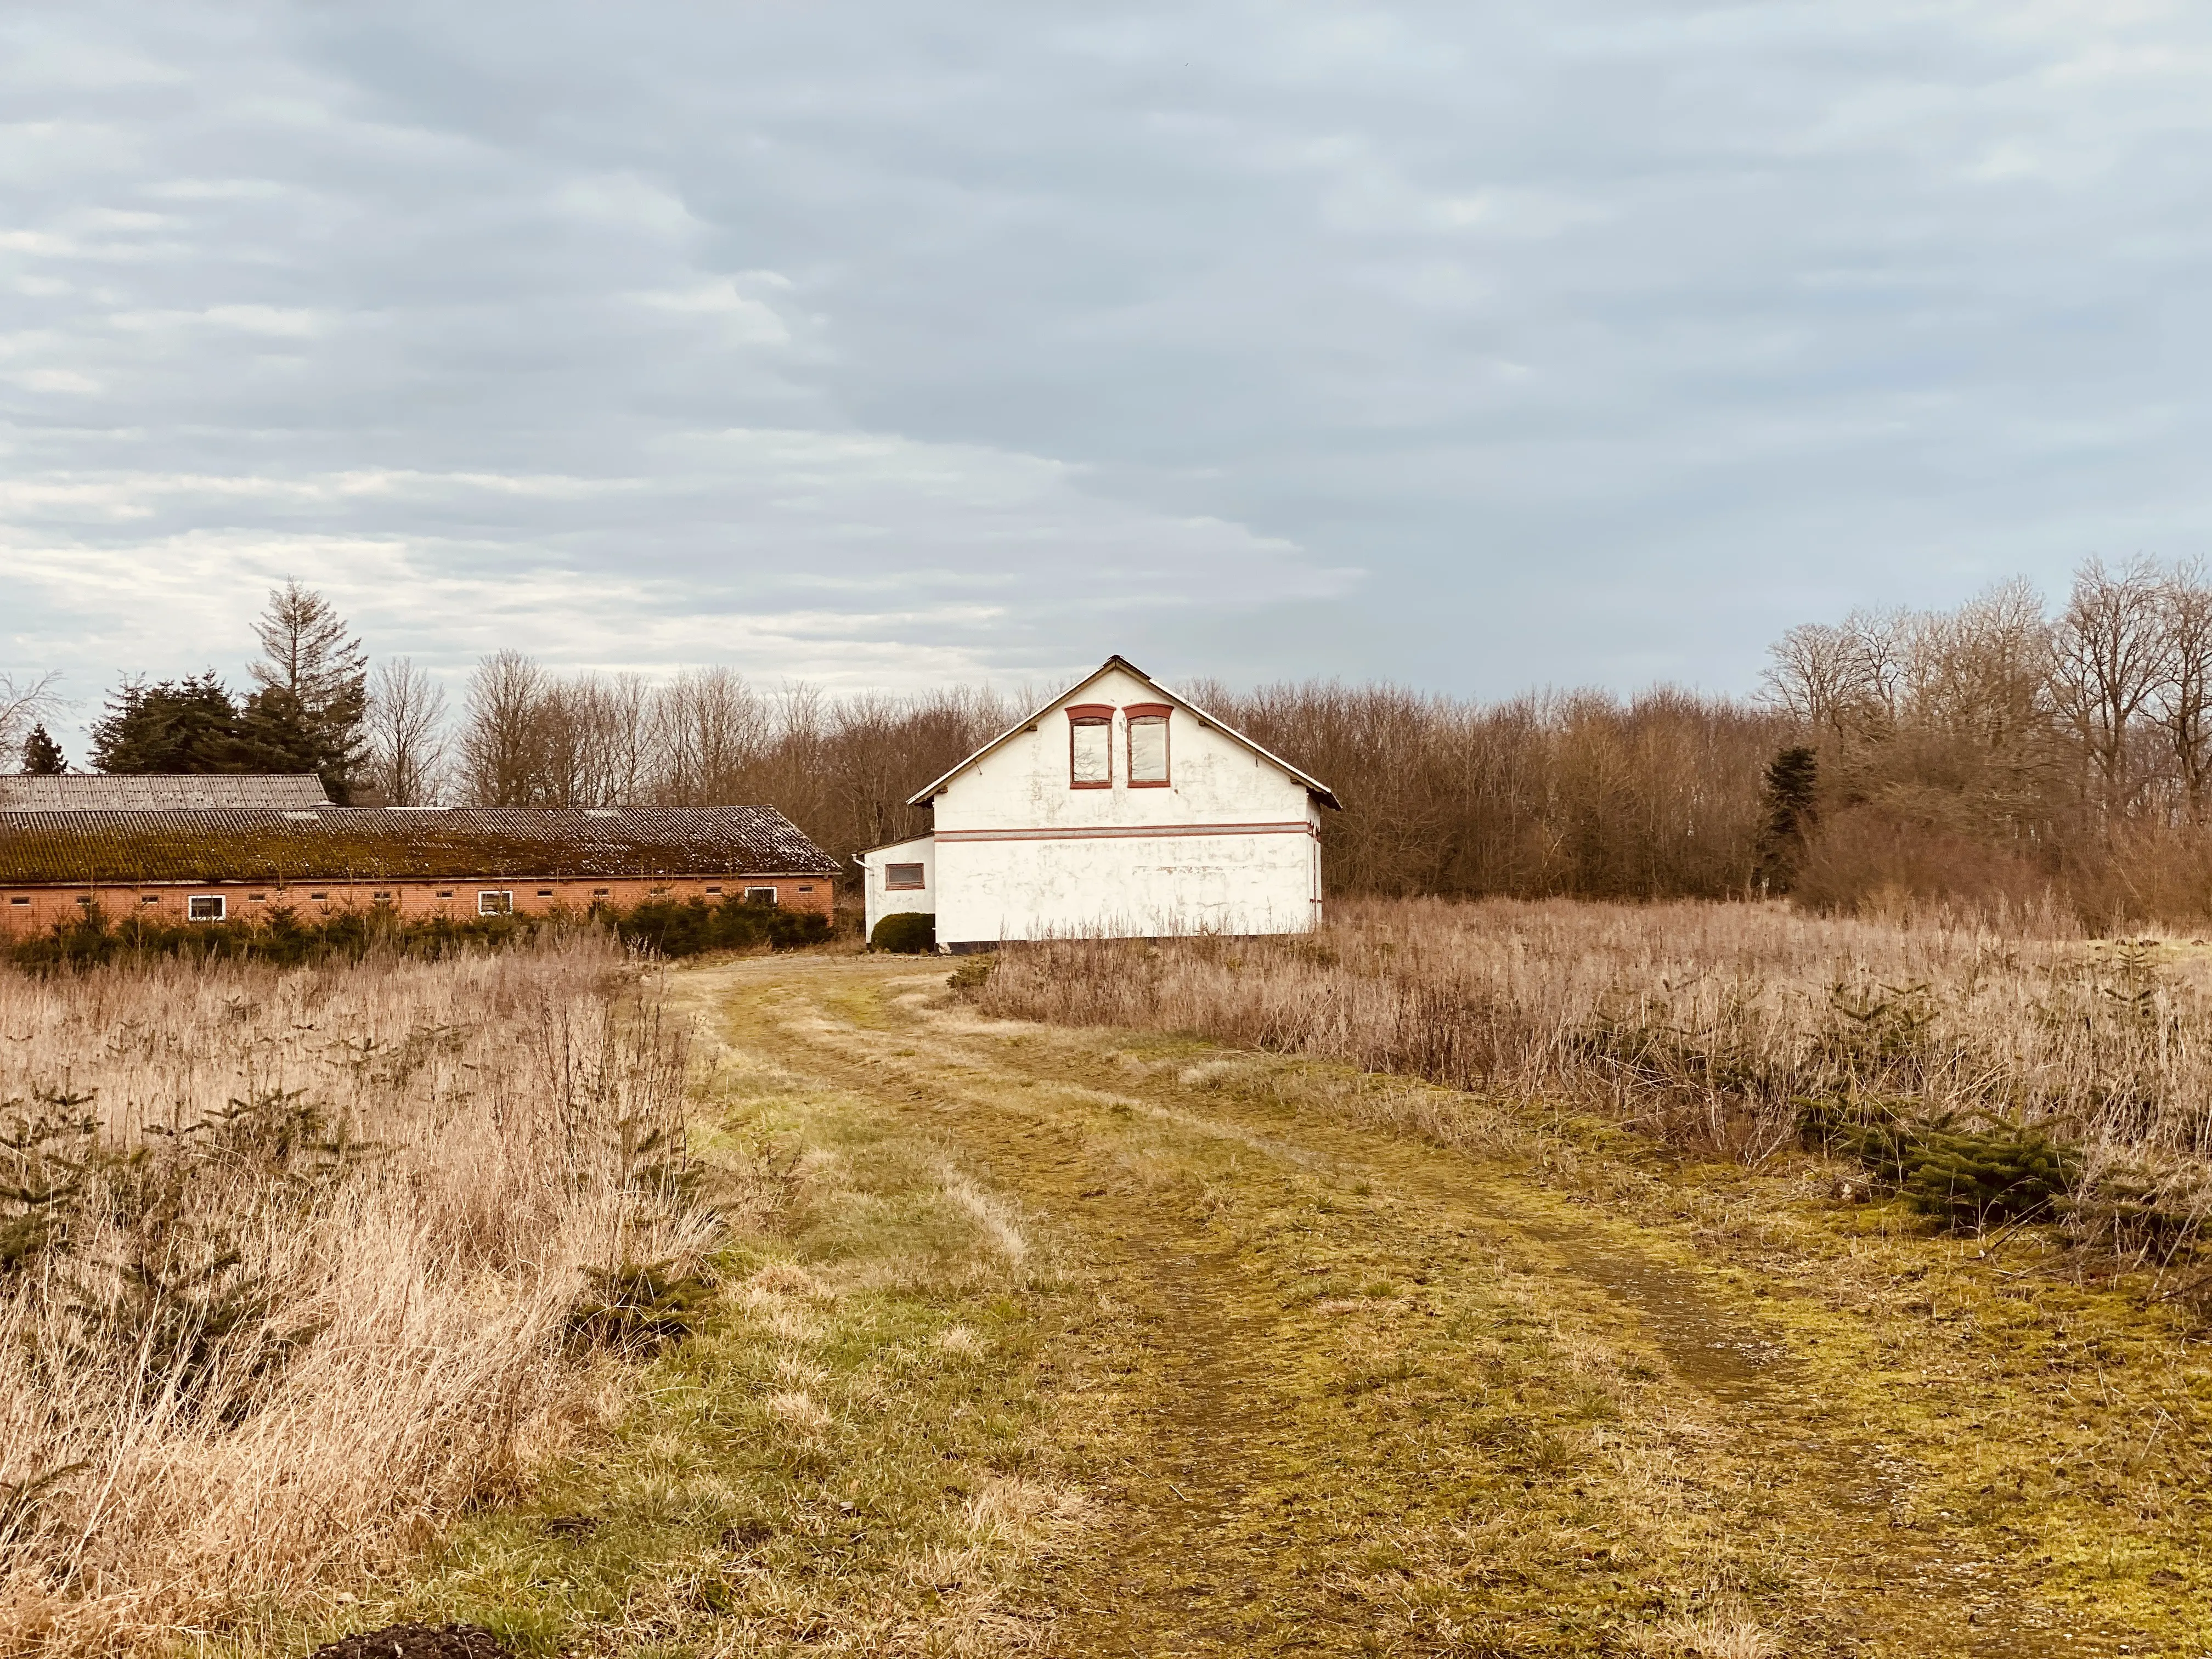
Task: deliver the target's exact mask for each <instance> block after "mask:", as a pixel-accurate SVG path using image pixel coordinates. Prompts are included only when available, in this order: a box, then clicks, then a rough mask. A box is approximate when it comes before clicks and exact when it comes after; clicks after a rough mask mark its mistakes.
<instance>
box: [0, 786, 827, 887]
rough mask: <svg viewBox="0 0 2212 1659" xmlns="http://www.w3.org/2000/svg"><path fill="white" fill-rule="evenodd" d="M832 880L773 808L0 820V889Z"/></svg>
mask: <svg viewBox="0 0 2212 1659" xmlns="http://www.w3.org/2000/svg"><path fill="white" fill-rule="evenodd" d="M836 873H837V866H836V865H835V864H833V863H832V862H831V861H830V859H829V854H827V853H824V852H823V850H822V849H821V848H818V847H817V846H816V845H815V844H814V843H813V842H811V841H809V840H808V839H807V838H806V837H805V836H803V835H801V834H800V833H799V830H798V829H797V828H796V826H794V825H793V823H792V822H791V820H790V819H788V818H787V817H784V816H783V814H782V813H781V812H779V811H776V810H775V808H774V807H771V806H713V807H704V806H702V807H625V808H623V809H620V810H615V809H611V808H605V809H596V808H584V809H580V810H569V811H532V810H526V809H524V808H520V807H504V806H460V807H453V808H450V809H432V810H428V811H410V810H406V809H380V808H375V807H328V806H326V807H324V808H322V809H320V810H319V811H313V810H306V809H286V810H278V809H272V808H267V807H241V808H234V809H228V810H216V811H159V812H126V811H92V812H82V811H76V812H70V811H64V812H55V811H30V812H23V811H0V885H8V884H13V885H16V886H53V885H62V886H83V885H89V884H94V883H107V884H125V885H127V884H131V883H136V882H193V883H204V884H213V883H217V882H265V883H276V882H301V881H345V880H356V881H406V880H417V879H419V880H440V879H444V878H455V879H460V878H468V877H473V876H512V877H518V878H520V877H524V876H548V877H552V876H684V875H758V876H767V875H778V876H834V875H836Z"/></svg>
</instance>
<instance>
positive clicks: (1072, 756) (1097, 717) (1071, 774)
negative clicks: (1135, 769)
mask: <svg viewBox="0 0 2212 1659" xmlns="http://www.w3.org/2000/svg"><path fill="white" fill-rule="evenodd" d="M1067 787H1069V788H1071V789H1111V788H1112V787H1114V705H1113V704H1112V703H1110V702H1077V703H1070V704H1069V705H1068V708H1067Z"/></svg>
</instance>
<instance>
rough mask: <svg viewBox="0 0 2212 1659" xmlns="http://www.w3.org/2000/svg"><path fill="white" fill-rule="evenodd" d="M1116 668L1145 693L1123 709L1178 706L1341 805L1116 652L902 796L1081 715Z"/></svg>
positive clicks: (921, 798)
mask: <svg viewBox="0 0 2212 1659" xmlns="http://www.w3.org/2000/svg"><path fill="white" fill-rule="evenodd" d="M1116 673H1120V674H1123V675H1127V677H1128V678H1130V679H1132V680H1133V681H1134V682H1135V683H1136V685H1137V686H1138V687H1139V689H1140V690H1141V691H1142V692H1143V693H1144V694H1145V701H1143V702H1135V701H1134V700H1132V699H1124V700H1123V702H1122V705H1121V706H1123V707H1124V708H1127V707H1130V706H1134V707H1137V708H1162V709H1172V710H1177V711H1180V712H1182V714H1187V715H1188V716H1189V718H1191V719H1192V720H1195V721H1197V722H1198V723H1199V725H1200V727H1201V728H1202V729H1204V730H1206V731H1208V732H1212V733H1215V734H1217V735H1218V736H1219V737H1220V738H1225V739H1226V740H1227V741H1228V742H1229V743H1230V744H1233V745H1235V746H1236V747H1237V748H1238V749H1241V750H1244V751H1246V752H1248V753H1249V754H1251V755H1252V756H1254V757H1256V758H1257V759H1258V760H1259V761H1261V762H1263V763H1266V764H1267V765H1268V766H1270V767H1272V768H1273V769H1275V770H1276V771H1278V772H1280V773H1282V774H1283V775H1285V777H1287V778H1289V779H1290V780H1291V781H1294V782H1295V783H1297V785H1298V786H1299V787H1302V788H1303V789H1304V791H1305V792H1306V793H1307V794H1308V795H1309V796H1310V798H1311V799H1314V800H1316V801H1318V802H1319V803H1321V804H1322V805H1325V806H1328V807H1329V808H1330V809H1332V810H1334V811H1341V810H1342V807H1341V805H1340V803H1339V802H1338V800H1337V799H1336V795H1335V793H1334V791H1332V790H1331V789H1330V788H1329V787H1328V786H1327V785H1326V784H1324V783H1322V782H1321V781H1319V780H1318V779H1316V778H1314V777H1311V776H1310V775H1307V774H1306V773H1304V772H1302V771H1300V770H1299V769H1297V767H1295V766H1292V765H1291V763H1289V762H1288V761H1285V760H1284V759H1283V758H1282V757H1280V756H1278V755H1275V754H1273V753H1272V752H1270V751H1269V750H1266V749H1263V748H1261V746H1260V745H1259V744H1256V743H1255V742H1253V741H1252V739H1251V738H1248V737H1246V736H1245V735H1244V734H1243V732H1239V731H1237V729H1236V728H1235V727H1234V726H1230V725H1228V724H1227V723H1226V722H1225V721H1223V720H1218V719H1216V718H1215V717H1214V716H1213V715H1212V714H1207V713H1206V711H1205V710H1204V709H1202V708H1199V707H1198V706H1197V705H1196V704H1195V703H1194V702H1190V701H1189V700H1188V698H1186V697H1183V696H1179V695H1178V694H1176V692H1173V691H1171V690H1169V689H1168V688H1167V687H1165V686H1164V685H1162V684H1159V682H1158V681H1157V680H1155V679H1153V678H1152V676H1151V675H1149V674H1147V673H1146V672H1145V671H1143V670H1142V669H1140V668H1139V667H1138V666H1137V665H1135V664H1134V663H1132V662H1130V661H1129V660H1128V659H1127V658H1125V657H1121V656H1112V657H1109V658H1107V659H1106V660H1105V661H1104V662H1103V663H1101V664H1100V665H1098V667H1097V668H1096V669H1094V670H1093V671H1091V673H1089V674H1087V675H1085V677H1084V678H1082V679H1080V680H1078V681H1077V682H1076V683H1075V684H1073V685H1072V686H1070V687H1068V688H1067V689H1066V690H1064V691H1062V692H1060V694H1059V695H1058V696H1054V697H1053V698H1051V699H1050V700H1048V702H1045V703H1044V704H1043V705H1042V706H1041V707H1040V708H1037V709H1036V711H1035V712H1034V713H1032V714H1030V715H1028V716H1027V717H1026V718H1024V720H1020V721H1018V722H1017V723H1016V724H1015V725H1013V726H1009V727H1008V728H1007V729H1006V731H1004V732H1000V734H999V735H998V736H997V737H995V738H992V739H991V741H990V742H988V743H987V744H984V745H983V746H982V747H981V748H980V749H978V750H975V753H974V754H972V755H969V757H967V758H966V759H965V760H963V761H962V762H961V763H959V764H958V765H957V766H955V767H953V768H951V769H950V770H949V771H947V772H945V774H944V775H942V776H940V777H939V778H937V779H935V780H933V781H931V782H930V783H929V784H927V785H926V786H925V787H922V788H921V789H919V790H917V791H916V792H915V793H914V794H913V795H911V796H909V797H908V801H907V804H908V805H909V806H927V805H930V804H931V803H932V802H933V801H934V800H935V799H936V798H937V797H938V796H939V795H940V794H942V793H945V790H947V789H948V788H950V787H951V786H952V784H953V783H955V782H956V781H958V780H959V779H960V778H961V777H962V776H963V775H965V774H968V773H969V772H971V771H973V770H975V769H977V768H979V767H981V765H982V763H984V762H985V761H986V760H987V759H988V758H989V757H991V756H993V755H994V754H995V753H997V752H999V751H1000V750H1003V749H1004V748H1005V747H1006V745H1007V744H1011V743H1012V742H1013V741H1014V740H1015V739H1016V738H1019V737H1022V736H1024V735H1026V734H1030V733H1037V734H1039V735H1041V736H1042V735H1043V732H1044V723H1045V722H1046V721H1047V720H1055V719H1058V718H1060V717H1062V716H1064V715H1066V714H1067V713H1068V711H1070V710H1071V708H1073V709H1076V710H1078V711H1079V712H1080V713H1085V714H1087V713H1088V712H1089V710H1088V709H1087V708H1085V705H1086V704H1087V703H1088V702H1090V697H1089V696H1088V694H1090V693H1091V690H1092V689H1093V688H1094V687H1096V686H1097V685H1098V684H1100V683H1101V682H1102V681H1104V680H1107V679H1109V678H1111V677H1112V676H1114V675H1115V674H1116ZM1154 699H1157V702H1154V701H1152V700H1154Z"/></svg>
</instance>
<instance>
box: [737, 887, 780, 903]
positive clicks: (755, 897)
mask: <svg viewBox="0 0 2212 1659" xmlns="http://www.w3.org/2000/svg"><path fill="white" fill-rule="evenodd" d="M763 900H765V901H766V902H769V903H770V904H774V903H775V902H776V898H775V888H773V887H748V888H746V889H745V896H744V899H743V900H741V901H740V902H742V903H745V904H758V903H760V902H762V901H763Z"/></svg>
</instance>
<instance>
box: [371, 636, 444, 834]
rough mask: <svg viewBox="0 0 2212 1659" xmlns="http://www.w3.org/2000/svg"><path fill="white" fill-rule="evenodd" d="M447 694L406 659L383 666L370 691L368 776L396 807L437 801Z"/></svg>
mask: <svg viewBox="0 0 2212 1659" xmlns="http://www.w3.org/2000/svg"><path fill="white" fill-rule="evenodd" d="M445 727H446V693H445V690H444V689H443V688H442V687H441V686H440V685H439V684H438V683H437V682H436V681H435V680H434V679H432V678H430V677H429V676H428V674H426V673H424V672H423V671H422V670H421V669H419V668H417V667H416V665H415V664H414V662H413V660H412V659H410V658H406V657H395V658H393V659H392V660H390V661H389V662H386V663H383V664H381V665H379V667H378V668H377V671H376V674H375V677H374V683H373V684H372V686H371V688H370V696H369V700H368V722H367V735H368V769H369V777H370V780H371V781H372V782H373V784H374V787H375V788H376V790H377V793H380V795H382V796H383V797H384V799H385V802H386V805H392V806H428V805H432V804H433V803H434V802H435V801H436V799H437V798H438V791H439V785H440V781H441V776H442V775H443V772H444V769H445V757H446V737H445Z"/></svg>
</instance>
